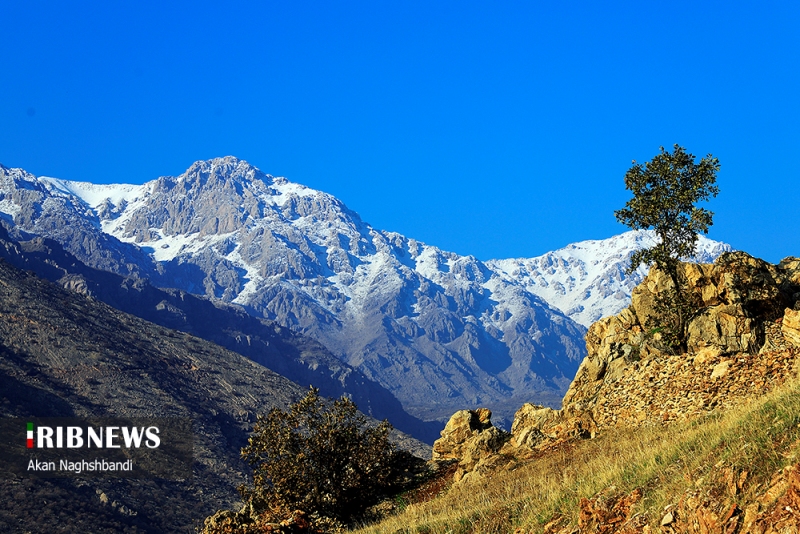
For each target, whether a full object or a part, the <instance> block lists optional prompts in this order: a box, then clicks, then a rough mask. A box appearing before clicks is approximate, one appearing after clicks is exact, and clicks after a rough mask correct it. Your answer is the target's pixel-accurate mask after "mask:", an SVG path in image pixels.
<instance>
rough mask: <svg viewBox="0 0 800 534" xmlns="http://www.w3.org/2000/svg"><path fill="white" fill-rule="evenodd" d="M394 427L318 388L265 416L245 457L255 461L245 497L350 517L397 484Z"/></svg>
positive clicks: (267, 505) (255, 501)
mask: <svg viewBox="0 0 800 534" xmlns="http://www.w3.org/2000/svg"><path fill="white" fill-rule="evenodd" d="M391 428H392V427H391V425H390V424H389V423H388V422H387V421H383V422H382V423H379V424H378V425H371V424H369V422H368V421H367V418H366V417H365V416H364V415H362V414H361V413H360V412H359V411H358V409H357V408H356V405H355V404H354V403H353V401H352V400H350V399H348V398H346V397H342V398H340V399H338V400H336V401H334V402H332V403H326V402H324V401H323V400H322V399H321V398H320V397H319V393H318V390H317V389H315V388H311V390H310V391H309V392H308V394H307V395H306V396H305V397H304V398H303V399H301V400H300V401H298V402H297V403H295V404H293V405H291V406H290V407H289V410H288V411H284V410H280V409H278V408H273V409H272V410H270V412H269V413H268V414H267V416H266V417H263V416H259V418H258V421H257V422H256V424H255V428H254V429H253V434H252V436H251V437H250V440H249V442H248V444H247V446H246V447H244V448H243V449H242V457H243V458H244V459H246V460H247V461H248V462H249V463H250V465H251V466H252V467H253V487H252V488H249V489H248V488H243V491H242V493H243V497H244V498H245V500H246V501H249V502H250V503H251V504H253V505H255V506H256V508H270V507H275V506H277V507H279V508H281V507H283V508H285V509H287V510H294V509H300V510H303V511H305V512H307V513H309V514H314V515H318V516H323V517H328V518H334V519H337V520H341V521H344V522H347V521H350V520H351V519H353V518H354V517H356V516H357V515H358V514H360V513H361V512H363V510H364V509H365V508H366V507H368V506H370V505H371V504H373V503H374V502H375V501H376V499H377V498H378V497H379V496H380V495H381V493H382V492H383V491H385V490H387V488H389V487H390V486H391V485H392V483H393V482H394V476H395V470H394V468H395V460H396V449H395V447H394V445H393V444H392V443H391V442H390V441H389V432H390V430H391Z"/></svg>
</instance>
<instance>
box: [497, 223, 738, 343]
mask: <svg viewBox="0 0 800 534" xmlns="http://www.w3.org/2000/svg"><path fill="white" fill-rule="evenodd" d="M656 243H657V238H656V236H655V234H654V232H652V231H644V230H639V231H631V232H625V233H624V234H621V235H618V236H614V237H611V238H609V239H602V240H592V241H581V242H579V243H573V244H571V245H568V246H566V247H564V248H561V249H559V250H555V251H553V252H548V253H547V254H544V255H542V256H538V257H535V258H519V259H507V260H491V261H488V262H486V264H487V266H488V267H489V268H490V269H492V270H493V271H494V272H496V273H498V275H500V276H501V277H503V278H506V279H509V280H514V281H516V282H518V283H520V284H522V285H523V286H524V287H525V289H527V290H528V291H530V292H531V293H533V294H535V295H538V296H540V297H541V298H543V299H544V300H546V301H547V302H548V303H550V304H551V305H553V306H555V307H556V308H558V309H559V310H561V311H562V312H563V313H564V314H565V315H567V316H568V317H569V318H571V319H573V320H574V321H576V322H578V323H580V324H582V325H583V326H585V327H587V328H588V327H590V326H591V325H592V323H594V322H595V321H597V320H599V319H601V318H603V317H608V316H610V315H615V314H617V313H619V312H620V311H622V310H623V309H624V308H626V307H627V306H628V304H630V301H631V292H632V291H633V288H635V287H636V286H637V285H638V284H639V283H640V282H641V281H642V280H643V279H644V277H645V275H646V274H647V267H645V266H641V267H639V269H637V270H636V271H635V272H634V273H633V274H630V275H629V274H627V273H626V269H627V268H628V266H629V265H630V256H631V254H632V253H633V252H634V251H636V250H638V249H641V248H649V247H651V246H653V245H654V244H656ZM730 251H731V247H730V245H727V244H725V243H720V242H718V241H713V240H711V239H708V238H707V237H705V236H703V235H699V236H698V243H697V253H696V254H695V257H694V258H692V261H695V262H697V263H711V262H713V261H714V260H715V259H717V258H718V257H719V256H720V254H722V253H723V252H730Z"/></svg>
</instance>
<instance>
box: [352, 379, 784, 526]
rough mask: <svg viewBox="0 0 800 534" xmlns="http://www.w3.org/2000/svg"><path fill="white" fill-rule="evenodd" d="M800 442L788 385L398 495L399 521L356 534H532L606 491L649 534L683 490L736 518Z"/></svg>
mask: <svg viewBox="0 0 800 534" xmlns="http://www.w3.org/2000/svg"><path fill="white" fill-rule="evenodd" d="M799 439H800V383H799V382H798V381H797V380H792V381H791V382H789V383H788V384H786V385H784V386H783V387H781V388H780V389H778V390H775V391H773V392H772V393H770V394H768V395H766V396H764V397H762V398H760V399H758V400H755V401H752V402H751V403H749V404H747V405H744V406H741V407H739V408H737V409H734V410H729V411H727V412H724V413H717V414H711V415H708V416H705V417H703V418H700V419H696V420H694V421H691V422H685V423H679V424H673V425H671V426H667V427H658V428H654V427H649V428H640V429H635V430H606V431H605V432H602V433H601V434H599V435H598V436H597V437H596V438H595V439H593V440H586V441H580V442H575V443H573V444H570V445H567V446H564V447H562V448H560V449H557V450H554V451H551V452H549V453H547V454H545V455H543V456H542V457H540V458H538V459H535V460H533V461H531V462H529V463H525V464H522V465H519V466H518V467H517V468H516V469H514V470H511V471H500V472H498V473H496V474H495V475H493V476H492V477H490V478H485V479H483V480H480V481H473V483H465V484H462V485H456V486H454V487H451V488H450V489H449V490H448V491H447V492H445V493H443V494H440V496H439V497H437V498H436V499H434V500H432V501H429V502H424V503H419V504H413V505H408V506H405V507H403V506H402V502H403V498H402V496H400V497H398V499H397V502H399V503H401V510H400V512H399V513H398V514H396V515H394V516H391V517H388V518H386V519H384V520H383V521H382V522H380V523H376V524H373V525H367V526H364V527H362V528H361V529H359V530H356V531H355V532H359V533H392V534H395V533H397V534H399V533H430V534H433V533H452V534H457V533H473V532H474V533H477V532H480V533H495V532H496V533H507V532H514V531H515V530H516V529H521V530H520V531H519V532H526V533H527V532H533V533H537V532H542V531H543V529H544V526H545V525H546V524H547V523H548V522H550V521H551V520H552V519H553V518H556V517H559V516H561V522H560V523H561V524H563V525H567V524H572V525H576V524H577V521H578V512H579V502H580V499H581V498H583V497H586V498H591V497H592V496H594V495H595V494H597V493H598V492H599V491H601V490H604V489H606V488H608V487H609V486H615V487H616V489H615V491H616V492H619V493H622V494H628V493H630V492H633V491H634V490H636V489H637V488H639V489H641V490H642V492H643V497H642V499H641V500H640V501H639V502H638V503H637V504H636V505H635V508H634V514H641V515H642V516H643V517H644V518H645V519H646V520H647V522H648V524H650V525H652V526H654V527H655V526H657V525H658V524H659V523H660V521H661V520H662V517H663V515H664V510H665V508H666V507H667V506H669V505H674V504H676V503H678V501H679V500H680V499H681V497H682V496H683V495H684V494H685V493H686V492H687V491H688V490H694V491H699V492H701V493H704V494H707V495H709V496H710V497H711V498H713V499H717V500H720V499H721V500H722V501H724V502H725V503H727V504H726V505H727V506H730V505H731V503H735V504H737V505H738V506H739V507H740V508H741V509H744V508H746V507H747V505H748V504H750V503H751V502H753V501H754V500H755V499H756V497H757V496H758V494H759V493H763V492H764V491H765V489H766V487H767V485H768V484H769V482H770V478H771V477H772V476H773V474H774V473H775V472H776V471H778V470H779V469H781V468H783V467H784V466H786V465H789V464H791V463H794V462H796V460H795V455H796V453H797V452H798V448H800V446H799V445H798V440H799ZM743 472H746V474H744V475H742V473H743ZM725 473H728V474H729V475H730V473H735V474H736V476H737V479H738V478H739V477H741V479H742V480H745V483H744V484H743V485H742V488H741V489H740V490H738V489H734V490H733V491H731V490H730V488H727V487H726V486H725V482H724V480H723V479H724V474H725ZM654 530H656V529H654ZM656 531H657V530H656Z"/></svg>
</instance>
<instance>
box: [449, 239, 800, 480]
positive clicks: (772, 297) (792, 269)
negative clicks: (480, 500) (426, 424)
mask: <svg viewBox="0 0 800 534" xmlns="http://www.w3.org/2000/svg"><path fill="white" fill-rule="evenodd" d="M679 279H682V280H686V284H687V285H686V288H685V291H688V292H689V293H690V294H691V295H694V296H695V298H696V302H697V303H698V305H697V309H696V310H695V312H694V314H693V315H692V317H691V319H690V321H689V322H688V328H687V332H688V341H687V349H688V350H687V351H686V352H685V353H683V352H680V353H677V352H676V351H675V349H674V348H673V347H671V346H670V345H668V344H666V343H665V342H664V340H663V339H662V338H661V336H660V335H659V334H660V332H659V329H658V328H657V327H655V328H654V327H653V326H652V325H653V324H655V323H657V320H658V317H657V311H656V302H657V297H658V295H660V294H662V293H664V292H667V291H670V290H671V289H672V285H673V282H672V279H671V278H670V277H669V276H667V275H666V274H665V273H664V272H663V271H660V270H658V269H656V268H653V269H651V271H650V273H649V274H648V276H647V277H646V278H645V280H644V281H643V282H642V283H641V284H640V285H639V286H637V287H636V288H635V289H634V291H633V296H632V301H631V305H630V306H629V307H628V308H627V309H625V310H623V311H622V312H620V313H619V314H618V315H615V316H612V317H607V318H605V319H601V320H600V321H597V322H596V323H594V324H593V325H592V326H591V328H590V329H589V332H588V333H587V334H586V347H587V352H588V355H587V356H586V358H585V359H584V360H583V362H582V363H581V365H580V367H579V369H578V373H577V375H576V377H575V379H574V380H573V382H572V384H571V385H570V387H569V389H568V391H567V394H566V396H565V397H564V401H563V405H562V409H560V410H553V409H550V408H546V407H543V406H537V405H533V404H526V405H524V406H523V407H522V408H520V409H519V410H518V411H517V413H516V415H515V417H514V423H513V426H512V428H511V434H510V435H508V436H507V437H506V438H505V439H504V441H503V443H502V447H494V448H491V447H486V446H484V445H483V444H484V443H489V442H490V440H489V439H488V437H489V436H491V435H493V434H490V432H493V431H495V430H496V429H493V427H490V426H488V425H490V416H491V414H490V413H488V414H487V413H486V412H485V411H480V412H478V411H476V412H466V411H462V412H458V413H456V414H455V415H454V416H453V418H452V419H451V420H450V422H449V423H448V425H447V427H446V428H445V430H444V431H443V432H442V437H441V438H440V439H439V440H438V441H437V442H435V443H434V460H436V459H448V458H453V459H457V460H459V472H458V474H457V479H462V478H464V477H465V476H466V475H467V474H468V473H477V474H480V473H484V472H488V471H489V469H486V468H484V466H489V465H491V466H497V465H509V464H511V463H513V461H514V459H515V458H516V459H519V458H526V457H531V455H532V454H535V453H536V452H537V451H542V450H544V449H547V448H549V447H552V446H555V445H557V444H558V443H561V442H563V441H567V440H571V439H578V438H590V437H593V436H594V435H595V433H596V432H602V430H603V429H606V428H611V427H621V426H622V427H630V428H636V427H638V426H640V425H661V424H667V423H669V422H672V421H677V420H683V419H688V418H692V417H696V416H698V415H700V414H703V413H707V412H709V411H711V410H715V409H720V408H730V407H733V406H735V405H737V404H741V403H743V402H745V401H746V400H747V399H749V398H753V397H757V396H760V395H763V394H764V393H766V392H767V391H769V390H771V389H773V388H775V387H776V386H778V385H780V384H782V383H783V382H784V381H786V379H787V378H789V377H791V376H794V375H795V374H796V372H797V369H796V366H797V362H798V356H799V355H800V259H798V258H787V259H785V260H783V261H782V262H781V263H780V264H778V265H771V264H769V263H767V262H764V261H762V260H759V259H756V258H753V257H751V256H749V255H747V254H745V253H742V252H734V253H726V254H723V255H722V256H720V258H719V259H718V260H717V261H716V262H715V263H713V264H699V265H698V264H691V263H683V264H681V266H680V277H679ZM654 320H655V323H654ZM476 417H477V419H478V421H479V422H480V424H476V423H475V422H474V420H475V418H476ZM492 443H495V442H492ZM459 451H461V454H463V456H458V453H459ZM476 459H477V461H476Z"/></svg>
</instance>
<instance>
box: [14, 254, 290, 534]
mask: <svg viewBox="0 0 800 534" xmlns="http://www.w3.org/2000/svg"><path fill="white" fill-rule="evenodd" d="M303 394H304V390H303V388H300V387H299V386H297V385H296V384H294V383H292V382H289V381H288V380H286V379H285V378H283V377H281V376H279V375H277V374H275V373H273V372H272V371H269V370H268V369H266V368H264V367H263V366H260V365H257V364H255V363H253V362H251V361H250V360H248V359H247V358H244V357H243V356H240V355H238V354H235V353H232V352H230V351H226V350H224V349H222V348H220V347H218V346H216V345H213V344H211V343H208V342H206V341H203V340H201V339H198V338H196V337H194V336H190V335H188V334H182V333H178V332H175V331H172V330H167V329H165V328H162V327H158V326H156V325H153V324H151V323H147V322H146V321H143V320H141V319H138V318H136V317H133V316H130V315H127V314H124V313H122V312H119V311H117V310H115V309H113V308H111V307H109V306H106V305H105V304H102V303H99V302H97V301H95V300H94V299H91V298H88V297H86V296H83V295H80V294H78V293H75V292H74V291H68V290H65V289H62V288H59V287H57V286H55V285H53V284H51V283H49V282H45V281H43V280H41V279H39V278H37V277H35V276H33V275H32V274H29V273H25V272H23V271H20V270H18V269H16V268H14V267H12V266H10V265H9V264H8V263H6V262H5V261H3V260H0V415H2V416H3V417H23V418H24V417H185V418H191V419H192V421H193V433H194V447H195V448H194V460H195V463H194V469H193V471H194V472H193V478H192V479H191V481H189V482H168V481H159V480H124V479H123V480H118V479H87V480H77V479H69V480H49V479H47V480H36V481H35V483H34V481H33V480H32V479H30V478H19V477H8V476H5V475H4V477H3V479H2V480H0V495H2V500H3V502H4V505H3V507H2V508H3V510H2V512H0V530H3V531H4V532H17V531H20V532H22V531H36V532H41V531H43V530H47V531H51V532H56V531H68V530H69V531H73V532H101V531H102V532H122V531H130V532H133V531H138V532H179V531H186V530H188V529H191V528H192V526H193V525H195V524H197V522H198V521H199V520H201V519H202V518H203V517H204V515H207V514H208V513H209V512H210V511H213V510H215V509H216V508H218V507H219V506H221V505H225V506H230V505H232V504H233V503H234V502H235V501H236V499H237V494H236V490H235V488H236V487H237V486H238V485H239V484H241V483H242V482H243V481H244V480H245V477H244V473H246V472H247V466H246V465H245V464H244V463H243V462H242V460H241V459H240V457H239V449H240V447H241V446H242V445H243V444H244V443H246V439H247V435H248V430H249V428H250V426H251V424H252V422H253V420H254V418H255V414H256V413H260V412H265V411H267V410H268V409H269V408H271V407H274V406H278V407H284V406H286V405H287V404H288V403H290V402H294V401H296V400H297V399H299V398H300V397H302V395H303ZM101 494H104V495H106V496H107V497H106V499H105V500H106V502H107V503H108V504H104V502H103V500H102V499H101V497H100V495H101ZM112 501H117V503H118V504H117V505H114V506H111V503H112ZM122 505H124V508H123V506H122ZM126 510H127V511H126Z"/></svg>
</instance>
